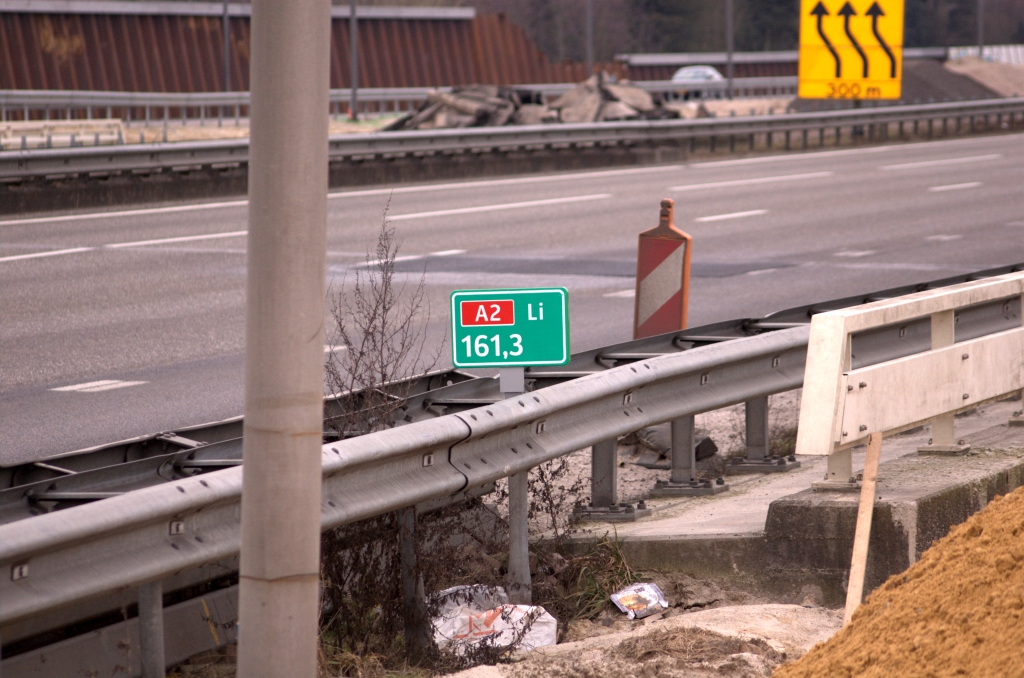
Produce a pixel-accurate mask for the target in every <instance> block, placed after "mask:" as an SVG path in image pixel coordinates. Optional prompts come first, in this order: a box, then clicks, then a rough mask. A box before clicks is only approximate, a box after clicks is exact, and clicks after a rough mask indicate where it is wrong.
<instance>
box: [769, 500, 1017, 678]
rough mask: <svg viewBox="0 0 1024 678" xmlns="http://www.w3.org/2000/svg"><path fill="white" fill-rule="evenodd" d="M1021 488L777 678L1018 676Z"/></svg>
mask: <svg viewBox="0 0 1024 678" xmlns="http://www.w3.org/2000/svg"><path fill="white" fill-rule="evenodd" d="M1022 611H1024V488H1021V489H1018V490H1016V491H1015V492H1013V493H1012V494H1009V495H1007V496H1006V497H1002V498H999V497H997V498H996V499H994V500H993V501H992V502H991V503H990V504H989V505H988V507H987V508H986V509H985V510H984V511H982V512H980V513H977V514H975V515H974V516H972V517H971V518H970V519H969V520H967V522H965V523H963V524H962V525H960V526H959V527H957V528H955V529H954V530H953V531H952V532H951V533H950V534H949V535H947V536H946V537H944V538H943V539H942V540H940V541H938V542H936V543H935V544H934V545H933V546H932V547H931V548H930V549H928V551H926V552H925V554H924V556H922V558H921V560H920V561H919V562H918V563H916V564H915V565H914V566H912V567H911V568H910V569H909V570H907V571H906V572H904V573H902V574H898V575H894V576H893V577H891V578H890V579H889V581H887V582H886V583H885V584H884V585H882V587H881V588H879V589H878V590H877V591H875V592H874V593H873V594H872V595H871V597H870V598H869V599H868V601H867V602H866V603H865V604H864V605H862V606H861V607H860V609H858V610H857V612H856V613H855V614H854V617H853V621H852V622H851V623H850V625H849V626H848V627H846V628H845V629H843V630H842V631H840V632H839V633H838V634H836V635H835V636H834V637H833V638H832V639H830V640H829V641H828V642H826V643H823V644H821V645H818V646H816V647H815V648H814V649H812V650H811V651H810V652H809V653H808V654H807V655H806V656H804V657H803V658H802V659H800V660H799V661H797V662H794V663H792V664H789V665H786V666H783V667H781V668H780V669H779V670H778V671H776V672H775V674H773V675H774V676H776V678H805V677H806V678H811V677H812V676H813V677H818V676H836V677H846V676H1010V675H1014V676H1020V675H1024V662H1022V660H1021V648H1024V624H1022V623H1021V613H1022Z"/></svg>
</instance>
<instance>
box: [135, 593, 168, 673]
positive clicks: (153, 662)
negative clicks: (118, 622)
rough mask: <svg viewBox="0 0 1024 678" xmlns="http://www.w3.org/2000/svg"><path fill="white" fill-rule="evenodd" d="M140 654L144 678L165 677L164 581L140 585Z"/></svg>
mask: <svg viewBox="0 0 1024 678" xmlns="http://www.w3.org/2000/svg"><path fill="white" fill-rule="evenodd" d="M139 655H140V656H139V659H140V661H141V664H142V678H164V676H165V675H166V674H165V673H164V667H165V666H166V663H165V662H164V588H163V582H159V581H154V582H150V583H149V584H143V585H142V586H140V587H139Z"/></svg>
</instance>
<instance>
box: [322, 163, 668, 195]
mask: <svg viewBox="0 0 1024 678" xmlns="http://www.w3.org/2000/svg"><path fill="white" fill-rule="evenodd" d="M681 169H686V168H685V166H684V165H665V166H662V167H637V168H632V169H622V170H603V171H600V172H575V173H573V174H556V175H553V176H540V177H519V178H517V179H490V180H487V181H463V182H457V183H451V184H426V185H423V186H402V187H399V188H371V189H367V190H364V191H345V192H344V193H330V194H328V196H327V197H328V198H362V197H365V196H371V195H392V194H396V195H397V194H399V193H423V192H429V191H451V190H458V189H460V188H480V187H482V186H515V185H518V184H538V183H548V182H550V181H571V180H574V179H600V178H602V177H618V176H628V175H630V174H647V173H651V172H671V171H676V170H681Z"/></svg>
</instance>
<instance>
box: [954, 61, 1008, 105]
mask: <svg viewBox="0 0 1024 678" xmlns="http://www.w3.org/2000/svg"><path fill="white" fill-rule="evenodd" d="M945 65H946V68H947V69H949V70H951V71H953V72H954V73H959V74H960V75H966V76H968V77H970V78H973V79H974V80H977V81H978V82H980V83H981V84H982V85H984V86H985V87H988V88H989V89H991V90H993V91H995V92H998V93H999V94H1002V95H1003V96H1004V97H1019V96H1024V67H1021V66H1014V65H1013V64H1003V63H998V62H994V61H982V60H981V59H979V58H978V57H964V58H963V59H956V60H950V61H947V62H946V64H945Z"/></svg>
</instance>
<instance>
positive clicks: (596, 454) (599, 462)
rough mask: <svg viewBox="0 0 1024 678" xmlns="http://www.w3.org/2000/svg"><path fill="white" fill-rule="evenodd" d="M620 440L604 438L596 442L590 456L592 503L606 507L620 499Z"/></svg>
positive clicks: (592, 504) (594, 505)
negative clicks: (618, 457)
mask: <svg viewBox="0 0 1024 678" xmlns="http://www.w3.org/2000/svg"><path fill="white" fill-rule="evenodd" d="M618 446H619V442H618V441H617V440H615V439H614V438H613V439H612V440H603V441H601V442H599V443H595V444H594V446H593V448H591V456H590V505H591V506H593V507H595V508H606V507H609V506H613V505H615V504H616V503H617V502H618V501H619V493H618V464H617V462H618V459H616V457H617V456H618Z"/></svg>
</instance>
